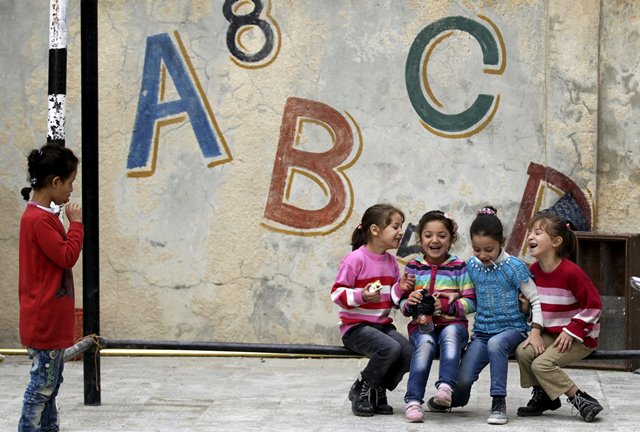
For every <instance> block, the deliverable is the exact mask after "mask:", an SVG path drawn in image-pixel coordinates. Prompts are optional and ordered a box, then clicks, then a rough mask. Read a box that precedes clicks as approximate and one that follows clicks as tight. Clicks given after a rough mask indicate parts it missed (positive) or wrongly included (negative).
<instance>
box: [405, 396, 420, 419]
mask: <svg viewBox="0 0 640 432" xmlns="http://www.w3.org/2000/svg"><path fill="white" fill-rule="evenodd" d="M404 416H405V418H406V419H407V421H408V422H410V423H422V421H423V420H424V413H423V412H422V404H421V403H420V402H417V401H411V402H409V403H408V404H407V408H406V410H405V412H404Z"/></svg>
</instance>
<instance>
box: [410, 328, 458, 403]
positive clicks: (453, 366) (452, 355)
mask: <svg viewBox="0 0 640 432" xmlns="http://www.w3.org/2000/svg"><path fill="white" fill-rule="evenodd" d="M409 339H410V340H411V343H412V344H413V346H414V351H413V357H412V358H411V368H410V370H409V380H408V381H407V393H406V394H405V396H404V401H405V402H406V403H409V402H411V401H418V402H420V403H421V404H422V403H424V393H425V389H426V386H427V380H428V379H429V372H430V371H431V364H432V363H433V359H434V357H435V356H436V354H437V353H438V352H440V371H439V372H440V373H439V376H438V380H437V381H436V388H437V387H438V385H440V384H441V383H444V384H448V385H449V386H451V388H452V389H455V387H456V375H457V371H458V366H459V365H460V357H461V356H462V351H463V350H464V348H465V347H466V346H467V341H468V340H469V331H468V330H467V327H466V326H465V325H459V324H449V325H446V326H436V329H435V331H433V332H431V333H420V331H418V330H417V329H416V330H414V331H413V332H411V335H410V336H409Z"/></svg>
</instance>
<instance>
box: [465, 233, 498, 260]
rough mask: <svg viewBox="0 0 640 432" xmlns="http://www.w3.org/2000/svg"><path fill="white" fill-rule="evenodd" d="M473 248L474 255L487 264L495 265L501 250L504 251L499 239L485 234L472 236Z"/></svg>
mask: <svg viewBox="0 0 640 432" xmlns="http://www.w3.org/2000/svg"><path fill="white" fill-rule="evenodd" d="M471 248H472V249H473V255H475V257H476V258H478V260H480V262H481V263H482V264H484V265H486V266H490V265H493V263H495V262H496V260H497V259H498V256H499V255H500V252H502V247H501V245H500V242H499V241H497V240H496V239H494V238H492V237H489V236H484V235H474V236H472V237H471Z"/></svg>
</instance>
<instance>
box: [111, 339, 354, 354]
mask: <svg viewBox="0 0 640 432" xmlns="http://www.w3.org/2000/svg"><path fill="white" fill-rule="evenodd" d="M100 344H101V346H102V348H105V349H152V350H196V351H197V350H199V351H235V352H255V353H272V354H302V355H330V356H338V357H353V356H359V355H358V354H355V353H354V352H353V351H350V350H348V349H347V348H345V347H342V346H330V345H304V344H260V343H240V342H204V341H168V340H156V341H152V340H129V339H108V338H102V339H101V342H100Z"/></svg>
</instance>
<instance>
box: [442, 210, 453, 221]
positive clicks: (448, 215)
mask: <svg viewBox="0 0 640 432" xmlns="http://www.w3.org/2000/svg"><path fill="white" fill-rule="evenodd" d="M442 214H443V216H444V217H446V218H447V219H449V220H450V221H452V222H453V216H451V215H450V214H449V213H446V212H445V213H442Z"/></svg>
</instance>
